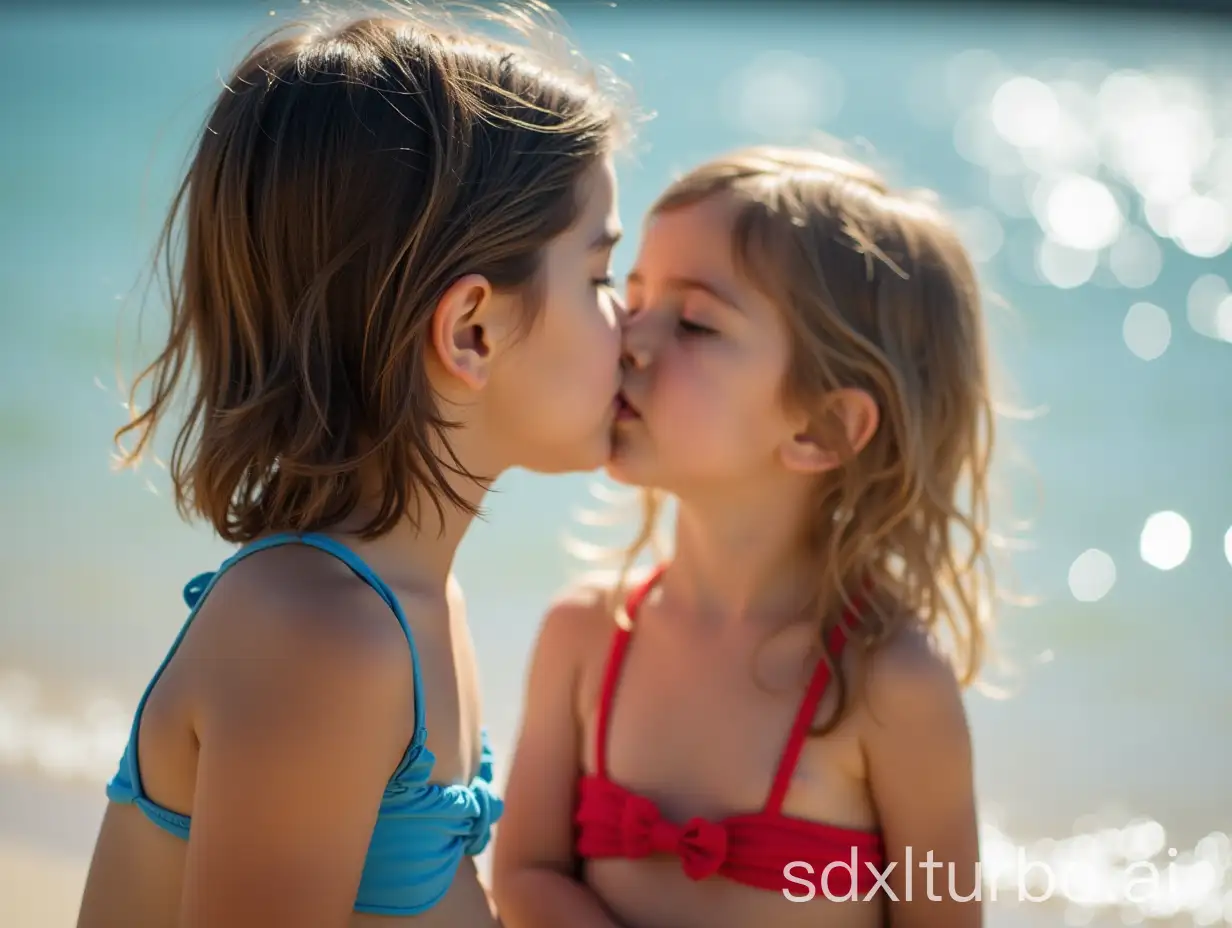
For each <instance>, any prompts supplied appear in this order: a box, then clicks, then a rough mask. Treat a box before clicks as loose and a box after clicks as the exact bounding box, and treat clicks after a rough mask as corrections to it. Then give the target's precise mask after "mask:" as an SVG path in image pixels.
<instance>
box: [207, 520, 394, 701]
mask: <svg viewBox="0 0 1232 928" xmlns="http://www.w3.org/2000/svg"><path fill="white" fill-rule="evenodd" d="M202 619H203V620H205V621H200V620H202ZM198 623H199V625H200V628H201V630H200V633H199V634H198V635H197V637H198V642H197V646H196V647H195V648H194V651H195V653H196V656H198V657H201V658H204V659H205V660H203V661H200V662H197V663H198V665H199V666H200V667H201V668H202V670H203V671H206V670H208V672H203V673H200V674H198V675H197V680H196V681H195V682H196V685H195V686H194V690H195V692H196V693H197V694H198V696H199V697H200V699H201V701H202V702H203V703H205V704H206V705H209V706H213V707H215V708H218V709H221V708H222V707H224V706H227V705H231V704H233V703H234V702H235V700H238V699H243V698H253V697H261V696H264V697H267V698H270V699H276V700H280V701H281V700H284V699H285V700H289V701H288V702H287V705H288V706H290V705H292V704H296V705H304V706H314V707H315V706H316V705H317V704H318V703H319V701H320V694H328V698H329V700H330V701H331V702H332V704H333V705H334V706H335V707H336V709H337V710H338V711H342V712H347V711H348V710H351V711H354V712H356V713H361V712H367V711H371V710H372V709H373V708H374V707H377V706H384V707H385V708H386V709H388V706H390V705H402V706H413V699H414V696H413V692H414V691H413V672H412V664H411V660H410V653H409V648H408V645H407V642H406V636H405V633H404V632H403V631H402V628H401V626H400V625H399V623H398V620H397V618H396V616H395V615H394V614H393V612H392V610H391V609H390V608H389V606H388V605H387V604H386V603H385V601H384V600H383V599H382V598H381V597H380V595H379V594H377V592H376V591H375V590H373V589H372V588H371V587H370V586H369V585H368V584H366V583H365V582H364V581H363V580H361V579H360V578H358V577H357V576H355V574H354V573H353V572H352V571H351V570H350V569H349V568H348V567H347V566H346V565H345V564H343V563H342V562H340V561H338V560H337V559H336V558H334V557H332V556H330V555H328V554H326V553H325V552H322V551H318V550H316V549H313V548H308V547H305V546H299V545H287V546H284V547H280V548H274V549H270V550H267V551H262V552H260V553H258V554H255V555H252V556H250V557H248V558H246V559H245V560H243V561H241V562H240V563H238V564H236V565H235V566H233V567H232V568H231V569H230V570H228V571H227V573H226V574H224V575H223V576H222V577H221V578H219V580H218V582H217V583H216V584H215V586H214V588H213V589H212V590H211V592H210V595H209V596H208V597H207V599H206V600H205V602H204V603H203V604H202V607H201V614H200V615H199V617H198ZM286 711H289V709H288V710H286ZM401 714H402V713H388V711H386V712H384V713H381V714H379V715H377V716H376V717H378V718H387V717H390V715H392V716H394V717H395V719H394V720H396V717H397V716H398V715H401Z"/></svg>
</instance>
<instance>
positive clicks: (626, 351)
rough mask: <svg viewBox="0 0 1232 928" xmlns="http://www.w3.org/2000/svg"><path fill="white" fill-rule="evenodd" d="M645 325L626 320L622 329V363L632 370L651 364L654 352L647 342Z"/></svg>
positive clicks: (643, 368)
mask: <svg viewBox="0 0 1232 928" xmlns="http://www.w3.org/2000/svg"><path fill="white" fill-rule="evenodd" d="M644 330H645V327H644V326H637V325H630V324H629V322H626V323H625V325H624V327H623V328H622V329H621V353H620V360H621V363H622V364H623V365H624V366H625V367H626V368H629V369H630V370H637V371H640V370H645V369H646V368H647V367H649V366H650V361H651V357H652V353H651V350H650V346H649V345H648V344H647V339H646V333H645V331H644Z"/></svg>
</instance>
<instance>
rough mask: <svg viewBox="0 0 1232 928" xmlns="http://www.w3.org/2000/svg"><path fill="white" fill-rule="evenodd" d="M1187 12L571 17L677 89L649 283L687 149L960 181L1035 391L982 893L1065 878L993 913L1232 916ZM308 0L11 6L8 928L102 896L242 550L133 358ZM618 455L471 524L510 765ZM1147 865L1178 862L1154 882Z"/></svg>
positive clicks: (1226, 477)
mask: <svg viewBox="0 0 1232 928" xmlns="http://www.w3.org/2000/svg"><path fill="white" fill-rule="evenodd" d="M1157 6H1158V7H1159V8H1160V9H1161V10H1162V12H1154V13H1152V12H1150V11H1146V12H1143V11H1140V10H1134V9H1131V8H1130V7H1129V5H1120V6H1117V5H1104V4H1101V5H1092V6H1088V7H1078V6H1066V5H1061V4H1049V5H1044V4H1040V5H1030V4H1019V5H984V4H970V5H964V4H956V3H949V4H945V5H940V6H935V7H933V6H930V5H929V4H928V3H913V4H910V5H908V4H885V3H871V2H869V3H864V4H859V5H856V4H826V3H815V4H803V3H801V4H797V5H783V4H775V3H769V2H752V0H750V2H746V3H734V2H733V3H723V4H713V3H702V2H689V3H684V2H682V3H672V2H668V0H658V2H643V3H637V2H634V3H620V4H616V3H606V2H605V3H598V2H594V3H577V2H574V3H564V4H561V5H559V7H558V8H559V9H560V10H561V11H562V13H563V14H564V15H565V16H566V17H567V20H568V23H569V25H570V26H571V28H572V30H573V33H574V38H575V40H576V41H577V42H578V43H579V44H580V46H581V49H582V50H583V51H584V52H585V53H587V54H588V55H591V56H593V57H594V58H595V59H597V60H598V61H600V62H601V63H604V64H606V65H608V66H610V67H611V68H613V69H614V70H615V71H616V72H617V74H619V76H620V77H621V78H623V79H624V80H626V81H627V82H628V83H629V84H630V85H631V86H632V87H633V89H634V91H635V94H636V99H637V103H638V104H639V106H640V107H641V108H643V109H645V110H648V111H653V112H654V114H655V116H654V118H653V119H651V120H650V121H648V122H647V123H645V124H644V125H643V126H642V128H641V131H640V135H639V138H638V140H637V144H636V146H635V147H634V148H633V149H631V150H630V151H629V152H628V153H626V154H625V156H624V157H623V158H622V160H621V162H620V165H619V167H620V172H621V207H622V211H623V214H624V218H625V223H626V226H627V228H628V229H629V230H630V233H631V234H630V237H629V239H628V240H627V241H626V243H624V244H622V245H621V246H620V248H619V251H618V253H617V260H616V271H617V274H618V276H619V277H623V275H624V273H625V271H626V270H627V268H628V264H629V261H630V259H631V256H632V254H633V249H634V242H635V239H636V231H637V227H638V224H639V222H640V217H641V214H642V212H643V211H644V209H645V207H646V206H647V204H648V203H649V201H650V200H651V198H652V197H653V196H654V195H655V194H656V193H657V192H658V191H659V190H660V189H661V187H662V186H663V185H664V184H665V183H666V182H667V181H668V179H669V178H670V177H671V176H672V175H673V173H675V172H676V171H679V170H682V169H684V168H686V167H688V166H690V165H692V164H694V163H695V162H697V161H699V160H701V159H704V158H707V157H710V156H712V155H715V154H717V153H719V152H721V151H723V150H724V149H728V148H731V147H734V146H737V145H743V144H748V143H752V142H758V141H773V142H785V143H794V142H807V141H809V140H812V139H815V138H817V137H818V134H819V133H820V134H824V135H825V136H826V137H828V138H830V139H832V140H837V141H838V142H839V143H841V144H842V145H843V146H844V147H845V148H846V150H848V151H849V152H850V153H852V154H854V155H856V156H857V157H860V158H863V159H866V160H868V161H870V162H871V163H872V164H873V165H874V166H876V167H878V168H879V169H881V170H882V171H884V172H885V173H886V174H887V176H888V177H889V179H890V180H891V182H893V183H895V184H905V185H913V186H914V185H922V186H928V187H932V188H935V189H936V190H938V191H939V192H940V194H941V195H942V197H943V198H944V201H945V203H946V204H947V205H948V206H949V208H950V209H951V210H952V212H953V214H954V215H955V216H956V218H957V220H958V222H959V223H960V225H961V228H962V229H963V231H964V235H965V236H966V239H967V241H968V243H969V246H970V248H971V250H972V253H973V254H974V255H975V257H976V258H977V259H978V261H979V262H980V267H981V269H982V273H983V275H984V283H985V286H986V288H987V290H988V293H989V294H990V308H989V313H990V318H991V324H992V328H993V335H994V345H995V349H996V351H997V353H998V358H999V361H1000V365H1001V367H1002V369H1003V371H1004V373H1005V375H1006V377H1007V379H1008V381H1009V382H1010V383H1011V384H1012V386H1013V390H1012V392H1011V393H1009V394H1007V396H1006V399H1007V400H1008V401H1009V402H1010V403H1011V404H1012V405H1013V406H1014V407H1015V408H1018V409H1023V410H1028V411H1029V412H1030V413H1031V415H1030V416H1028V417H1025V418H1019V419H1006V420H1005V421H1004V422H1003V424H1002V430H1003V431H1002V434H1003V436H1004V437H1005V439H1006V441H1007V454H1006V455H1005V456H1004V457H1003V459H1002V465H1001V470H1000V473H1001V475H1002V476H1003V477H1004V479H1005V480H1006V481H1007V482H1008V485H1009V486H1010V488H1011V491H1012V492H1011V496H1012V499H1013V502H1014V504H1015V508H1014V509H1013V510H1012V511H1009V510H1007V511H1005V512H1003V513H1002V515H1003V517H1004V519H1003V522H1004V521H1007V520H1008V519H1009V518H1011V517H1018V516H1023V517H1029V518H1031V519H1032V524H1031V526H1030V530H1029V532H1028V533H1027V536H1026V537H1027V538H1028V539H1029V540H1030V542H1031V546H1030V547H1029V548H1026V549H1024V550H1022V551H1019V552H1016V553H1015V555H1014V559H1013V562H1012V567H1013V575H1012V576H1007V580H1008V581H1009V582H1010V583H1011V585H1012V590H1013V592H1014V593H1016V594H1023V595H1028V596H1032V597H1034V598H1035V599H1036V601H1035V602H1034V604H1032V605H1030V606H1015V607H1007V608H1005V609H1004V610H1003V611H1002V613H1001V623H1000V634H999V639H998V645H999V648H1000V654H1001V656H1002V657H1003V658H1004V659H1005V660H1006V661H1007V662H1008V663H1009V665H1010V669H1011V671H1012V672H1010V673H1006V672H1002V671H1000V670H998V669H997V668H992V670H991V672H990V675H989V680H990V682H992V683H995V684H997V685H998V686H999V687H1001V690H1002V692H1001V693H1000V694H995V693H994V694H989V693H984V692H975V691H973V692H971V693H970V694H969V696H968V708H969V712H970V715H971V718H972V724H973V727H974V737H975V746H976V755H977V766H978V770H977V773H978V789H979V801H980V812H981V818H982V822H983V829H984V831H983V853H984V860H985V867H986V882H987V883H988V884H989V888H988V889H986V895H985V898H988V897H989V895H990V889H991V887H992V886H998V879H997V878H996V877H995V876H994V875H990V874H988V872H987V871H988V869H990V868H996V867H998V866H1012V865H1013V864H1014V862H1015V861H1016V860H1018V861H1021V860H1027V861H1031V860H1038V861H1042V862H1046V863H1047V864H1048V865H1049V867H1051V868H1052V871H1053V873H1054V874H1057V875H1058V877H1059V878H1060V879H1062V882H1061V883H1060V884H1057V885H1054V887H1053V892H1052V893H1051V894H1050V895H1051V900H1050V901H1049V902H1047V903H1020V902H1018V901H1017V900H1018V897H1019V895H1020V893H1019V887H1018V886H1017V884H1016V879H1017V878H1016V877H1014V876H1013V875H1011V876H1010V877H1009V882H1008V883H1005V882H1004V881H1001V882H1002V883H1003V884H1004V885H1000V886H999V894H998V897H997V898H998V902H997V903H996V904H994V905H993V906H992V907H991V908H990V909H989V915H988V924H990V925H1001V926H1017V925H1023V926H1026V925H1032V926H1034V925H1060V924H1068V925H1083V924H1092V925H1103V924H1122V923H1126V924H1135V923H1147V924H1152V925H1155V924H1159V925H1220V924H1232V850H1230V848H1229V839H1228V836H1227V834H1226V832H1229V831H1232V673H1229V672H1228V660H1229V657H1230V656H1232V622H1229V619H1230V618H1232V606H1229V596H1230V595H1232V480H1230V476H1232V428H1230V423H1232V285H1230V281H1232V257H1230V256H1229V255H1230V253H1229V251H1228V249H1229V246H1230V245H1232V63H1230V62H1229V61H1228V51H1229V49H1230V48H1232V45H1230V42H1229V40H1230V39H1232V18H1224V17H1222V16H1220V15H1218V14H1210V13H1206V14H1202V15H1197V14H1193V13H1185V12H1183V11H1182V7H1186V6H1188V5H1186V4H1175V5H1174V4H1158V5H1157ZM301 9H302V7H301V6H300V5H298V4H296V3H288V2H287V0H280V2H279V3H278V4H276V5H273V6H271V5H269V4H265V5H262V4H258V3H255V2H252V0H219V2H213V0H209V2H207V0H198V2H189V3H180V4H176V3H173V2H167V3H158V4H156V3H152V2H151V3H142V2H136V0H134V2H130V3H128V4H117V3H112V2H103V0H100V2H98V3H94V4H91V5H85V4H77V5H72V4H70V5H65V4H64V3H47V4H46V5H35V4H27V5H26V6H24V7H22V6H19V7H12V6H10V7H8V8H6V11H5V12H4V14H3V17H2V18H0V515H2V516H3V520H2V522H0V527H2V529H3V533H2V534H0V925H3V926H5V928H10V926H11V928H26V926H30V928H43V926H47V928H51V926H66V925H71V924H72V923H73V919H74V917H75V913H76V908H77V902H78V896H79V893H80V890H81V884H82V879H83V875H84V870H85V866H86V863H87V862H88V856H89V853H90V850H91V847H92V842H93V839H94V835H95V832H96V829H97V826H98V822H99V818H100V816H101V813H102V808H103V801H104V799H103V785H104V783H105V781H106V779H107V778H108V777H110V775H111V774H112V772H113V770H114V767H115V764H116V762H117V760H118V758H119V755H120V753H121V750H122V747H123V742H124V739H125V737H126V734H127V729H128V725H129V722H130V718H131V712H132V709H133V707H134V706H135V703H136V701H137V699H138V697H139V695H140V692H141V689H142V687H143V686H144V685H145V683H146V681H147V679H148V677H149V674H150V673H151V672H152V671H153V669H154V668H155V666H156V665H157V663H158V661H159V660H160V659H161V657H162V656H163V654H164V652H165V649H166V648H167V646H168V645H169V643H170V642H171V640H172V638H173V637H174V635H175V633H176V631H177V630H178V628H179V625H180V623H181V622H182V620H183V618H184V614H185V609H184V606H183V604H182V600H181V599H180V590H181V587H182V585H183V583H184V582H185V581H186V580H187V579H188V578H189V577H191V576H193V575H194V574H196V573H198V572H200V571H202V570H207V569H212V568H213V567H214V566H216V564H217V562H218V561H219V560H221V559H222V558H223V557H225V556H226V554H227V553H228V552H227V550H226V549H225V548H224V546H222V545H221V544H220V543H218V542H217V541H215V540H213V539H212V538H211V537H210V535H209V534H208V533H207V532H206V531H205V530H204V529H203V528H201V527H199V526H198V527H193V526H186V525H184V524H182V523H181V522H179V521H178V520H177V518H176V516H175V513H174V511H173V508H172V505H171V502H170V500H169V498H168V495H167V482H166V479H165V478H166V474H165V472H163V471H160V470H158V469H157V468H154V467H152V466H151V465H147V466H146V468H145V469H144V470H142V471H140V472H138V473H137V474H133V473H124V474H116V473H114V472H113V471H112V468H111V461H110V454H111V444H110V435H111V432H112V431H113V429H114V428H115V427H116V426H117V425H118V424H119V423H120V422H121V421H122V419H123V415H124V413H123V409H122V407H121V399H122V397H121V394H120V393H119V392H118V390H117V379H116V375H117V364H120V371H121V372H122V373H123V374H124V375H125V376H126V377H127V376H130V375H131V374H132V373H133V372H134V371H135V366H134V365H135V363H136V361H137V360H138V359H144V358H146V357H148V352H147V353H138V352H137V349H138V348H139V346H138V343H137V340H136V327H135V326H136V322H137V320H138V318H139V315H138V308H137V305H136V301H137V297H138V296H139V294H136V293H134V289H133V288H134V284H135V283H136V282H137V280H138V278H139V275H140V274H141V272H142V270H143V268H144V266H145V265H144V262H146V260H147V259H148V257H149V254H150V249H151V247H152V244H153V241H154V236H155V234H156V230H157V227H158V224H159V223H160V222H161V221H162V218H163V210H164V208H165V206H166V204H167V202H168V199H169V196H170V193H171V189H172V186H173V184H174V183H175V181H176V180H178V171H179V170H180V168H181V166H182V164H183V161H184V158H185V155H186V153H187V151H188V146H189V144H190V142H191V140H192V137H193V135H194V133H195V132H196V131H197V130H198V128H199V125H200V123H201V120H202V118H203V116H204V113H205V111H206V107H207V106H208V104H209V101H210V100H211V99H212V97H213V96H214V94H215V93H216V92H217V91H218V88H219V81H220V75H221V74H224V73H225V72H226V71H227V69H228V68H229V67H230V66H231V65H232V64H233V63H234V62H235V61H236V60H237V59H238V57H239V56H240V54H241V53H242V52H243V50H244V49H245V47H246V46H247V45H248V44H249V43H250V41H251V40H252V39H253V38H254V36H255V34H256V33H257V32H259V31H263V30H265V29H267V28H269V27H270V26H271V25H273V21H275V20H277V19H278V18H279V17H283V18H285V17H288V16H295V15H297V14H298V13H299V12H300V10H301ZM158 309H159V307H158V306H157V305H152V306H151V307H150V308H149V309H148V310H147V312H149V313H150V315H151V320H152V321H151V323H150V325H151V327H152V328H154V329H155V330H156V329H157V328H158V325H157V318H156V317H157V313H158ZM121 310H123V313H122V314H121ZM117 336H118V340H117ZM146 347H147V348H148V347H149V345H148V344H147V346H146ZM1008 443H1012V445H1013V451H1014V454H1015V455H1017V458H1016V457H1014V456H1012V455H1010V454H1009V453H1008ZM1019 458H1020V459H1021V460H1019ZM596 485H600V487H601V486H602V481H601V480H600V479H599V478H598V477H597V476H596V475H581V476H577V477H569V478H563V479H562V478H555V479H545V478H539V477H535V476H532V475H528V474H525V473H514V474H510V475H508V477H507V478H505V479H503V480H502V481H501V483H500V484H499V485H498V488H497V492H495V493H494V494H493V495H492V497H491V498H490V501H489V514H490V515H489V520H488V521H487V522H485V523H481V524H479V525H477V526H476V527H475V529H474V531H473V533H472V534H471V535H470V536H469V537H468V539H467V541H466V543H465V545H464V546H463V549H462V553H461V557H460V563H459V566H458V573H459V575H460V577H461V580H462V582H463V585H464V586H465V588H466V589H467V591H468V597H469V604H470V614H471V616H472V621H473V625H474V631H475V635H476V638H477V643H478V648H479V657H480V661H481V665H482V670H483V674H484V676H483V680H484V686H485V698H486V703H487V712H488V716H489V724H490V726H491V729H492V731H493V733H494V735H495V736H496V742H497V747H498V751H499V752H500V755H501V756H502V757H507V756H508V755H507V749H508V746H509V744H510V741H511V740H512V737H513V735H514V733H515V728H516V725H517V721H518V715H519V712H520V707H521V687H522V679H523V668H524V663H525V659H526V657H527V653H528V648H529V646H530V643H531V639H532V635H533V633H534V631H535V627H536V623H537V621H538V618H539V615H540V611H541V609H542V607H543V605H544V603H545V602H546V601H547V599H548V598H549V597H550V596H551V595H552V594H553V592H554V591H555V590H557V589H558V588H559V587H560V586H562V585H563V584H564V583H566V582H567V581H568V580H569V578H570V577H571V575H573V574H574V573H575V572H576V571H577V570H578V569H579V565H578V564H577V563H575V562H574V561H572V560H571V559H570V557H569V556H568V555H567V554H566V551H565V547H564V544H563V538H564V536H565V534H566V533H567V532H572V533H574V534H579V533H580V534H582V535H583V536H584V537H590V539H591V540H594V537H593V534H592V535H590V536H586V530H585V529H578V528H577V523H576V521H575V516H576V513H577V512H578V511H579V510H580V509H582V508H586V507H590V506H592V505H593V503H594V496H593V491H594V488H595V486H596ZM1019 855H1022V856H1019ZM1133 861H1148V862H1151V863H1152V864H1153V865H1154V866H1155V867H1157V868H1158V872H1159V873H1160V874H1161V875H1162V876H1161V879H1160V880H1158V881H1155V882H1154V883H1151V884H1149V885H1148V884H1145V883H1143V882H1142V880H1141V879H1139V881H1138V883H1137V884H1136V885H1135V884H1133V883H1132V876H1133V874H1132V873H1131V874H1130V876H1131V882H1130V883H1128V884H1127V882H1126V878H1125V876H1126V873H1127V867H1128V865H1129V864H1130V863H1132V862H1133ZM1141 873H1142V871H1138V874H1139V877H1141ZM1027 888H1028V889H1029V890H1031V891H1032V892H1034V893H1036V894H1042V893H1044V892H1045V890H1046V888H1047V887H1045V886H1043V885H1042V884H1041V885H1034V886H1033V885H1032V884H1030V883H1029V882H1028V886H1027Z"/></svg>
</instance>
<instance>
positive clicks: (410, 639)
mask: <svg viewBox="0 0 1232 928" xmlns="http://www.w3.org/2000/svg"><path fill="white" fill-rule="evenodd" d="M286 544H302V545H308V546H309V547H312V548H317V549H318V550H321V551H324V552H325V553H327V554H331V555H333V556H334V557H336V558H337V559H338V560H340V561H342V563H344V564H346V566H347V567H349V568H350V569H351V570H352V572H354V574H355V575H356V576H357V577H359V578H360V579H361V580H363V581H364V582H365V583H367V584H368V586H370V587H372V589H373V590H375V591H376V593H377V595H379V596H380V597H381V599H383V600H385V603H386V605H388V606H389V608H390V610H391V611H392V612H393V614H394V616H395V617H396V618H397V619H398V624H399V625H401V626H402V633H403V634H404V635H406V642H407V645H408V646H409V647H410V650H411V669H412V671H413V672H414V681H413V685H414V693H415V733H416V736H417V740H420V739H422V738H423V734H422V731H423V729H424V728H425V725H424V718H425V709H424V700H423V675H422V674H421V673H420V672H419V652H418V651H417V650H416V648H415V636H414V635H412V634H411V627H410V624H409V623H408V622H407V619H406V613H404V612H403V611H402V605H401V604H400V603H399V602H398V597H397V596H395V595H394V591H393V590H391V589H390V588H389V586H388V585H387V584H386V583H385V581H384V580H382V579H381V578H380V577H379V576H378V575H377V573H376V571H374V570H373V569H372V568H371V567H369V566H368V564H367V563H366V562H365V561H364V560H363V558H361V557H360V556H359V555H358V554H356V553H355V552H354V551H352V550H351V549H350V548H348V547H347V546H346V545H344V544H342V543H341V542H339V541H335V540H334V539H332V538H330V537H328V536H326V535H319V534H317V533H315V532H282V533H279V534H277V535H268V536H266V537H265V538H259V539H257V540H256V541H253V542H249V543H248V544H247V545H245V546H244V547H242V548H240V549H239V550H238V551H236V552H235V553H234V554H233V555H231V557H229V558H227V559H226V560H225V561H223V563H222V564H221V565H220V566H219V568H218V570H216V571H210V572H206V573H203V574H198V575H197V576H196V577H193V578H192V579H191V580H189V581H188V583H187V584H186V585H185V587H184V602H185V603H187V604H188V607H189V609H191V610H192V613H190V615H189V618H190V619H191V617H192V615H193V614H195V613H196V611H197V607H198V606H199V605H200V603H201V601H202V600H203V599H204V598H205V596H206V594H207V593H209V591H210V590H211V589H212V588H213V586H214V584H215V583H217V582H218V578H219V577H221V576H222V575H223V574H224V573H226V571H227V570H228V568H230V567H232V566H234V565H235V564H238V563H239V562H240V561H242V560H243V559H244V558H246V557H248V556H249V555H252V554H256V553H257V552H258V551H264V550H266V549H267V548H276V547H278V546H280V545H286ZM188 624H189V623H188V622H185V623H184V628H183V629H181V631H180V634H179V636H177V638H176V641H175V644H174V645H172V651H174V650H175V647H176V646H177V645H178V644H179V642H180V639H181V638H182V637H183V636H184V634H185V633H186V632H187V630H188Z"/></svg>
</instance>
